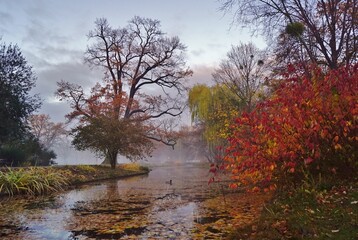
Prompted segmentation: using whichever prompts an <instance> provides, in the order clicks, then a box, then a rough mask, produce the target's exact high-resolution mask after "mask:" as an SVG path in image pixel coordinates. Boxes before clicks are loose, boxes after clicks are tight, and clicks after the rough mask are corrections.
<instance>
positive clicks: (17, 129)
mask: <svg viewBox="0 0 358 240" xmlns="http://www.w3.org/2000/svg"><path fill="white" fill-rule="evenodd" d="M35 82H36V76H35V74H34V73H33V71H32V67H31V66H30V65H28V63H27V61H26V59H25V58H24V56H23V55H22V53H21V50H20V49H19V47H18V46H16V45H11V44H10V45H6V44H5V43H0V147H1V145H2V144H4V143H5V142H7V141H11V140H14V139H19V138H21V136H22V135H24V134H25V133H26V119H27V117H28V116H29V115H30V114H31V113H32V112H34V111H35V110H36V109H38V108H39V107H40V103H41V102H40V99H39V98H38V96H36V95H32V94H31V90H32V88H33V87H34V86H35Z"/></svg>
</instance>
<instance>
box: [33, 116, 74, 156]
mask: <svg viewBox="0 0 358 240" xmlns="http://www.w3.org/2000/svg"><path fill="white" fill-rule="evenodd" d="M28 124H29V127H30V132H31V133H32V134H33V135H34V136H35V138H36V139H38V140H39V142H40V144H41V145H42V146H43V147H44V148H45V149H50V148H52V147H53V146H54V144H56V142H57V141H58V140H59V139H60V138H61V137H64V136H66V135H67V133H68V132H67V131H66V129H65V124H64V123H54V122H52V121H51V119H50V116H49V115H47V114H33V115H31V116H30V117H29V119H28Z"/></svg>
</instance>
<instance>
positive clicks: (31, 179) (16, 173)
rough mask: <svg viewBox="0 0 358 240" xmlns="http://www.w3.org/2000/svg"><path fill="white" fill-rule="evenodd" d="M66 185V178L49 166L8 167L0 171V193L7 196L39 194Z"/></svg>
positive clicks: (56, 189) (60, 188) (59, 188)
mask: <svg viewBox="0 0 358 240" xmlns="http://www.w3.org/2000/svg"><path fill="white" fill-rule="evenodd" d="M66 185H68V181H67V180H66V178H65V177H64V176H63V175H62V174H60V173H58V172H55V171H54V170H53V169H51V168H48V169H40V168H35V167H33V168H20V169H11V168H8V169H6V171H0V194H7V195H9V196H12V195H15V194H18V193H25V194H29V195H39V194H44V193H48V192H54V191H58V190H62V189H63V187H64V186H66Z"/></svg>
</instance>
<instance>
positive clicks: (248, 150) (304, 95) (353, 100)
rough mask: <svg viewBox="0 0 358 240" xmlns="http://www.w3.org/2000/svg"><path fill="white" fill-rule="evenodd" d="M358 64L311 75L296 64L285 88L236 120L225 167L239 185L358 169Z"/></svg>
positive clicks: (352, 172) (353, 172)
mask: <svg viewBox="0 0 358 240" xmlns="http://www.w3.org/2000/svg"><path fill="white" fill-rule="evenodd" d="M357 67H358V66H357V65H356V66H351V67H349V68H346V67H342V68H340V69H337V70H331V71H329V72H328V73H325V72H324V71H322V69H320V68H317V67H315V66H313V67H311V70H310V71H311V73H312V74H311V76H310V77H308V76H307V75H305V74H303V73H302V71H300V70H299V68H298V69H297V68H295V67H294V66H290V67H289V68H288V70H287V71H286V72H285V74H284V75H283V77H284V78H283V80H282V81H281V83H280V85H279V87H278V88H277V89H276V90H275V92H274V93H273V94H272V96H270V98H269V99H266V100H265V101H263V102H261V103H260V104H259V105H258V106H257V107H256V108H255V110H254V111H252V112H251V113H244V114H242V115H241V116H239V117H238V118H236V119H235V121H234V122H233V124H232V126H231V134H230V136H229V137H228V141H229V146H228V147H227V149H226V153H227V155H225V156H224V159H225V169H228V170H230V171H231V173H232V177H233V179H234V180H235V181H236V183H235V184H234V185H235V186H237V185H241V184H244V185H251V184H259V185H260V186H261V187H263V188H266V189H267V188H268V187H269V186H270V185H271V184H272V183H275V182H277V181H284V182H285V183H292V182H294V183H300V181H301V180H305V181H309V180H310V178H311V177H313V178H314V177H317V176H320V177H321V176H322V177H325V178H327V177H334V178H337V177H341V178H349V177H354V176H356V174H357V170H358V168H357V167H358V165H357V154H358V152H357V147H356V146H357V140H358V139H357V136H356V133H357V114H358V108H357V91H358V89H357V88H358V85H357V81H358V74H357V73H358V71H357Z"/></svg>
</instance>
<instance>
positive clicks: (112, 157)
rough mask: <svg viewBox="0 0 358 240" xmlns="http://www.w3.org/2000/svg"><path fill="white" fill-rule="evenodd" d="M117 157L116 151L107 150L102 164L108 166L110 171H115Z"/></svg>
mask: <svg viewBox="0 0 358 240" xmlns="http://www.w3.org/2000/svg"><path fill="white" fill-rule="evenodd" d="M117 156H118V151H116V150H108V151H107V154H106V158H105V159H104V161H103V162H102V164H110V165H111V168H112V169H115V168H116V166H117Z"/></svg>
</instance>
